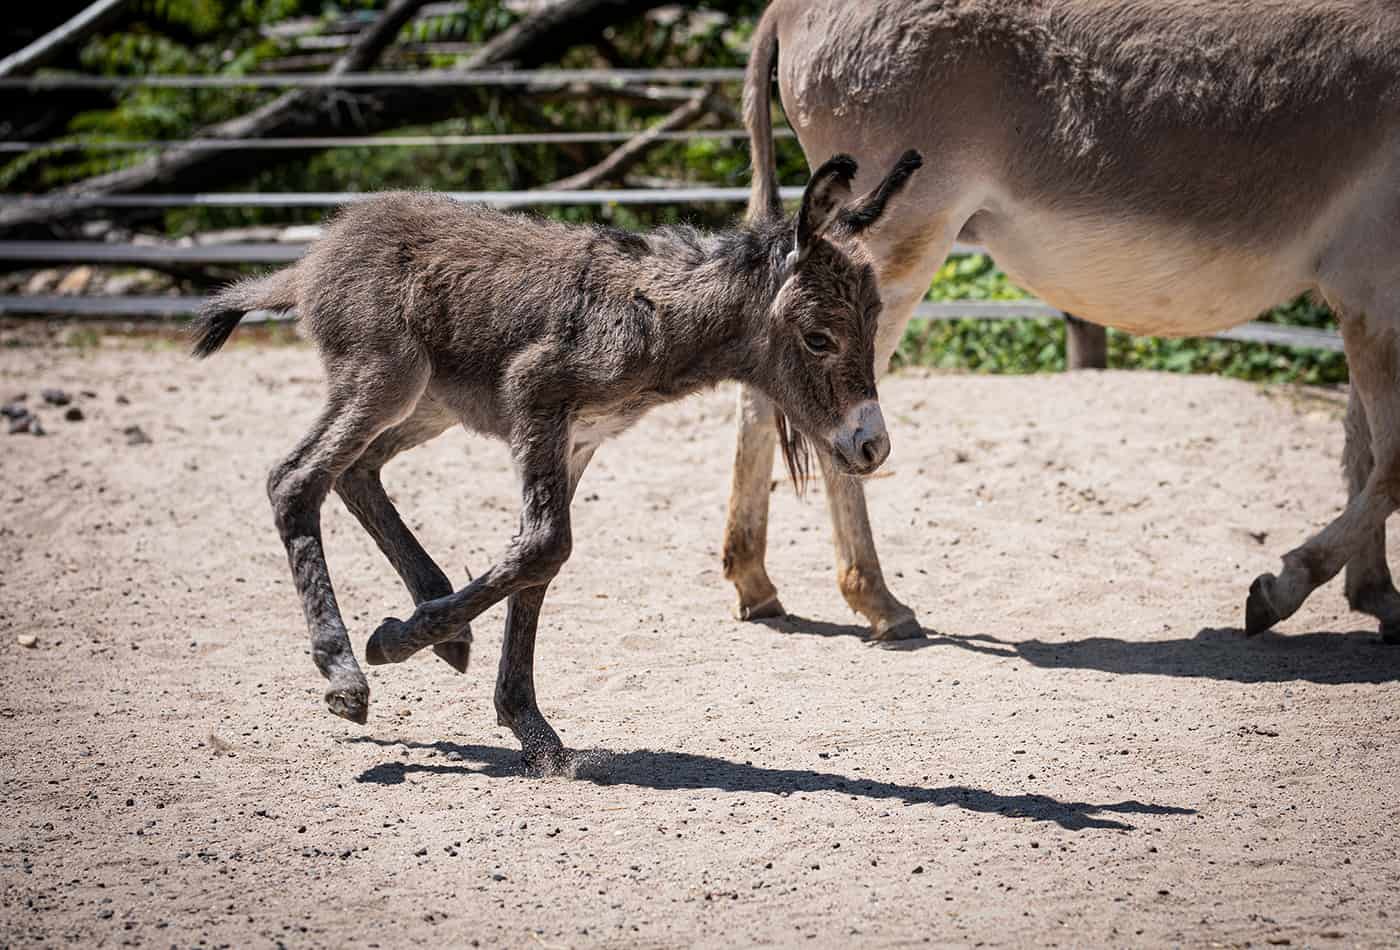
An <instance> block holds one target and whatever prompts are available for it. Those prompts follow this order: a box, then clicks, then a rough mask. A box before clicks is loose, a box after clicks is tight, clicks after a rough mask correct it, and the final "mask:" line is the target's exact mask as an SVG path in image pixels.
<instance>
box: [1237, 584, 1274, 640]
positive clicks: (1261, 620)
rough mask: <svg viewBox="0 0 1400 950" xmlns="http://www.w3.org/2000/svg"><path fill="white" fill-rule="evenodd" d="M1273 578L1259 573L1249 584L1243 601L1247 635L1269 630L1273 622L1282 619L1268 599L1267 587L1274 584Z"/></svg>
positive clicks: (1255, 634) (1250, 635)
mask: <svg viewBox="0 0 1400 950" xmlns="http://www.w3.org/2000/svg"><path fill="white" fill-rule="evenodd" d="M1274 580H1275V578H1274V575H1272V574H1261V575H1260V576H1259V577H1257V578H1255V579H1254V583H1253V584H1250V585H1249V598H1248V599H1247V600H1246V601H1245V603H1244V633H1245V636H1247V637H1253V636H1258V635H1259V634H1261V633H1263V632H1264V631H1265V630H1271V629H1273V626H1274V624H1276V623H1278V622H1279V621H1280V620H1282V619H1283V618H1282V617H1280V616H1279V613H1278V611H1277V610H1275V609H1274V605H1273V603H1272V602H1271V601H1270V600H1269V589H1270V588H1271V587H1273V586H1274Z"/></svg>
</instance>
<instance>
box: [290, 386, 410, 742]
mask: <svg viewBox="0 0 1400 950" xmlns="http://www.w3.org/2000/svg"><path fill="white" fill-rule="evenodd" d="M381 368H382V367H381ZM369 369H370V370H371V371H367V372H362V373H361V374H359V376H352V375H351V373H352V371H351V370H349V369H347V368H344V367H342V368H340V369H337V367H334V366H329V367H327V375H328V377H329V394H328V397H327V400H326V407H325V409H324V410H323V411H322V413H321V417H320V418H319V419H317V420H316V424H315V425H314V426H313V427H312V429H311V431H310V432H309V433H307V435H306V436H305V437H304V438H303V439H302V440H301V442H300V443H299V444H298V445H297V447H296V448H295V449H293V450H292V453H291V454H290V455H288V456H287V457H286V458H285V459H284V460H283V461H282V462H281V463H279V464H278V465H277V466H276V467H274V468H273V470H272V472H271V473H270V474H269V475H268V480H267V493H268V498H269V499H270V500H271V501H272V510H273V516H274V518H275V519H276V522H277V530H278V532H279V533H280V534H281V536H282V543H283V544H284V545H285V546H286V549H287V559H288V561H289V563H290V564H291V568H292V577H293V580H294V581H295V583H296V588H297V593H298V594H299V595H300V596H301V601H302V609H303V611H304V612H305V614H306V623H307V627H308V628H309V629H310V633H311V659H312V661H313V662H314V663H315V664H316V668H317V669H318V670H320V671H321V674H322V675H323V676H325V677H326V679H327V680H329V681H330V685H329V686H328V687H327V688H326V694H325V698H326V705H327V706H328V707H329V708H330V710H331V712H333V713H335V714H336V715H337V716H341V717H343V718H345V719H349V720H351V721H352V722H358V723H363V722H365V720H366V719H367V718H368V715H369V684H368V683H367V682H366V681H365V677H364V674H363V673H361V672H360V667H359V664H357V663H356V662H355V654H354V651H353V649H352V648H351V646H350V637H349V635H348V634H347V632H346V630H345V622H344V620H342V619H341V615H340V607H339V605H338V604H337V603H336V599H335V590H334V588H333V587H332V586H331V578H330V572H329V570H328V569H327V567H326V555H325V551H324V549H323V547H322V543H321V505H322V503H323V502H324V501H325V499H326V495H327V494H328V493H329V492H330V490H331V487H332V486H333V485H334V484H335V481H336V479H337V478H338V477H339V476H340V475H341V473H343V472H344V471H345V470H346V469H347V468H349V467H350V465H351V464H352V463H353V462H354V461H355V459H357V458H358V457H359V456H360V455H361V454H362V453H363V452H364V451H365V449H366V448H367V447H368V446H369V444H370V443H371V442H372V441H373V440H374V438H375V437H376V436H378V435H379V433H381V432H383V431H384V430H385V429H387V428H388V427H390V426H392V425H393V424H394V423H396V422H398V421H399V420H400V419H402V418H404V417H405V416H407V415H408V414H409V412H410V411H411V410H412V407H413V404H414V403H415V402H417V400H418V398H419V397H420V396H421V395H422V393H423V389H424V387H425V386H426V384H427V379H428V367H427V364H426V362H424V363H422V364H414V363H411V362H407V361H405V365H396V366H394V367H393V368H392V372H373V371H372V370H373V367H369Z"/></svg>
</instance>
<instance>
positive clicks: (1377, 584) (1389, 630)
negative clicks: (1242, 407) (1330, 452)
mask: <svg viewBox="0 0 1400 950" xmlns="http://www.w3.org/2000/svg"><path fill="white" fill-rule="evenodd" d="M1342 467H1343V469H1344V470H1345V471H1346V479H1347V498H1348V500H1350V499H1352V498H1355V497H1356V496H1357V495H1359V494H1361V492H1362V491H1364V490H1365V488H1366V482H1367V481H1368V480H1369V479H1370V477H1371V471H1372V470H1373V469H1374V467H1375V459H1374V457H1373V456H1372V455H1371V427H1370V424H1369V423H1368V422H1367V419H1366V408H1365V406H1364V405H1363V404H1362V402H1361V397H1360V396H1359V395H1358V393H1357V391H1356V389H1355V388H1353V389H1352V391H1351V394H1350V397H1349V398H1348V399H1347V415H1346V449H1345V450H1344V453H1343V455H1342ZM1346 593H1347V602H1348V603H1349V604H1351V608H1352V610H1356V611H1360V612H1361V613H1365V614H1370V615H1371V616H1373V617H1375V618H1376V619H1377V620H1379V621H1380V622H1381V638H1382V639H1383V640H1385V641H1386V642H1387V643H1400V591H1397V590H1396V589H1395V582H1394V581H1393V580H1392V579H1391V576H1390V566H1389V565H1388V564H1387V563H1386V556H1385V525H1384V524H1382V525H1381V526H1380V527H1379V528H1377V529H1376V530H1375V531H1372V532H1371V534H1370V535H1369V536H1368V537H1367V538H1366V539H1365V540H1364V541H1363V542H1362V544H1361V546H1360V547H1359V548H1358V549H1357V552H1356V554H1354V555H1353V556H1352V558H1351V560H1350V561H1348V562H1347V566H1346Z"/></svg>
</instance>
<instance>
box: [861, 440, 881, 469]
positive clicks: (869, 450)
mask: <svg viewBox="0 0 1400 950" xmlns="http://www.w3.org/2000/svg"><path fill="white" fill-rule="evenodd" d="M875 443H876V440H875V439H874V438H873V437H868V438H865V439H862V440H861V443H860V457H861V458H863V459H865V464H866V465H874V464H875V462H876V459H877V457H878V455H879V449H878V447H877V446H876V444H875Z"/></svg>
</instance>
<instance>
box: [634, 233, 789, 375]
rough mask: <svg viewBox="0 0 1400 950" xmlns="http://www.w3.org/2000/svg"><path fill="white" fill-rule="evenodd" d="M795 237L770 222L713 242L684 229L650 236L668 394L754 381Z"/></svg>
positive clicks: (719, 236) (718, 236)
mask: <svg viewBox="0 0 1400 950" xmlns="http://www.w3.org/2000/svg"><path fill="white" fill-rule="evenodd" d="M791 234H792V231H791V227H790V226H789V225H787V224H786V223H784V222H778V221H772V222H762V223H759V224H746V225H743V226H741V227H737V228H733V229H730V230H727V231H722V232H719V233H718V234H713V235H700V234H697V233H696V232H694V231H692V230H690V229H685V228H666V229H662V230H660V231H657V232H653V233H652V235H650V240H649V243H650V245H651V248H652V252H653V254H654V256H655V260H654V264H655V279H654V280H653V282H652V285H651V288H650V289H651V292H652V293H654V294H655V296H656V298H657V299H655V300H654V301H653V303H654V304H655V305H656V307H657V309H658V311H659V314H658V316H659V317H660V330H661V337H662V339H663V340H664V346H663V347H661V351H660V352H658V353H657V359H658V363H659V364H660V365H659V366H658V369H659V370H660V371H661V374H662V377H661V381H662V386H663V388H664V389H665V390H667V391H670V390H672V389H674V390H676V391H677V392H678V393H679V391H680V390H694V389H698V388H702V387H704V386H709V385H714V384H715V383H719V382H723V381H725V380H739V381H740V382H752V381H753V379H754V378H755V377H756V376H757V374H758V371H759V369H760V368H761V367H762V365H763V364H764V361H765V359H766V358H767V350H768V339H769V332H768V321H769V319H770V317H769V309H770V307H771V305H772V303H773V298H774V297H775V296H777V293H778V290H779V288H780V287H781V285H782V279H783V271H784V268H785V261H786V259H787V254H788V251H789V250H791V245H792V240H791V237H790V235H791Z"/></svg>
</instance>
